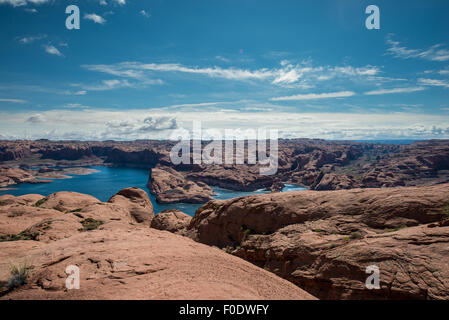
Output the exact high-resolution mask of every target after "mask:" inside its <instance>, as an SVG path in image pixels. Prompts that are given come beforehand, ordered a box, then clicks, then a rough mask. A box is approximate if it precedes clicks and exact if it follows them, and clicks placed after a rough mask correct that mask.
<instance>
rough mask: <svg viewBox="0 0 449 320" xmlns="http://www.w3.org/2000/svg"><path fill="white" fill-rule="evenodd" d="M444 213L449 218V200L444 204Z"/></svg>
mask: <svg viewBox="0 0 449 320" xmlns="http://www.w3.org/2000/svg"><path fill="white" fill-rule="evenodd" d="M443 214H444V215H445V216H446V217H447V218H449V202H446V203H445V204H444V206H443Z"/></svg>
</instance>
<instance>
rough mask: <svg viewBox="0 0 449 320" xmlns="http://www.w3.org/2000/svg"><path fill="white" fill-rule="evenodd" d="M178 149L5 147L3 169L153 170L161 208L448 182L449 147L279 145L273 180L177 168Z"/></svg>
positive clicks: (240, 172)
mask: <svg viewBox="0 0 449 320" xmlns="http://www.w3.org/2000/svg"><path fill="white" fill-rule="evenodd" d="M174 145H175V142H171V141H156V140H139V141H132V142H119V141H103V142H95V141H93V142H81V141H59V142H54V141H48V140H37V141H0V161H1V164H2V165H3V166H4V167H9V168H12V169H21V170H24V171H25V173H27V174H29V175H31V176H28V177H27V179H29V180H32V179H33V178H34V177H36V176H38V173H37V172H36V171H33V170H31V168H32V167H42V166H45V167H55V166H56V167H74V166H91V165H108V166H132V167H143V168H148V169H152V168H155V170H152V171H153V172H152V174H151V175H150V177H149V178H148V180H149V184H148V186H149V189H150V191H151V192H152V193H154V194H155V195H156V197H157V199H158V201H160V202H162V203H176V202H191V203H205V202H207V201H208V200H210V196H211V195H212V193H211V190H210V188H209V187H210V186H217V187H222V188H225V189H230V190H236V191H254V190H258V189H262V188H266V189H270V190H272V191H279V189H280V188H281V187H282V185H281V184H282V183H291V184H298V185H303V186H306V187H307V188H308V189H310V190H320V191H321V190H341V189H352V188H378V187H396V186H414V185H429V184H435V183H445V182H449V141H448V140H428V141H419V142H415V143H412V144H409V145H395V144H376V143H363V142H350V141H325V140H316V139H291V140H284V139H280V140H279V143H278V145H279V146H278V148H279V151H278V153H279V157H278V171H277V173H276V174H275V175H271V176H264V175H260V174H259V167H260V165H257V164H256V165H248V164H241V165H240V164H239V165H237V164H231V165H229V164H223V165H205V164H190V165H185V164H180V165H173V164H172V163H171V161H170V150H171V148H172V147H173V146H174ZM205 145H206V143H205V142H204V143H203V147H204V146H205ZM192 150H193V148H192ZM2 172H3V171H2ZM0 173H1V172H0ZM0 181H2V186H7V185H11V184H14V183H20V182H21V181H20V179H19V180H17V179H16V181H14V179H9V178H7V175H6V174H4V173H1V180H0Z"/></svg>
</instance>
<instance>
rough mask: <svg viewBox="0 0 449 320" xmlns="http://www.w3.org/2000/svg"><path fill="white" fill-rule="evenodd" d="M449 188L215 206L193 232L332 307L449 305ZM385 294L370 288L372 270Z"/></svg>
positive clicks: (274, 197) (295, 195) (256, 199)
mask: <svg viewBox="0 0 449 320" xmlns="http://www.w3.org/2000/svg"><path fill="white" fill-rule="evenodd" d="M448 219H449V184H442V185H436V186H430V187H402V188H401V187H400V188H382V189H353V190H341V191H322V192H317V191H301V192H286V193H274V194H266V195H259V196H251V197H242V198H237V199H231V200H214V201H210V202H208V203H207V204H206V205H205V206H203V207H201V208H200V209H198V210H197V212H196V214H195V216H194V218H193V219H192V222H191V224H190V225H189V227H188V231H189V232H190V234H191V235H192V237H193V238H194V239H196V240H197V241H199V242H202V243H205V244H209V245H216V246H218V247H221V248H226V250H227V251H229V252H232V253H233V254H235V255H237V256H240V257H242V258H244V259H246V260H248V261H250V262H253V263H254V264H256V265H258V266H260V267H263V268H264V269H266V270H269V271H272V272H274V273H276V274H278V275H279V276H281V277H283V278H285V279H288V280H289V281H291V282H293V283H295V284H297V285H298V286H299V287H301V288H303V289H305V290H306V291H308V292H310V293H311V294H313V295H315V296H317V297H318V298H322V299H346V298H351V299H352V298H356V299H449V220H448ZM370 265H376V266H378V267H379V269H380V283H381V289H380V290H368V289H366V288H365V280H366V278H367V277H368V274H366V273H365V270H366V267H368V266H370Z"/></svg>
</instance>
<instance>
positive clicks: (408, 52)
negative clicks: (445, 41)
mask: <svg viewBox="0 0 449 320" xmlns="http://www.w3.org/2000/svg"><path fill="white" fill-rule="evenodd" d="M391 38H392V35H389V36H388V38H387V44H389V45H390V47H389V48H388V49H387V53H388V54H390V55H392V56H394V57H396V58H403V59H410V58H421V59H425V60H431V61H448V60H449V50H447V49H444V48H442V47H443V45H442V44H436V45H433V46H431V47H430V48H428V49H409V48H407V47H405V46H403V45H401V43H400V42H399V41H394V40H392V39H391Z"/></svg>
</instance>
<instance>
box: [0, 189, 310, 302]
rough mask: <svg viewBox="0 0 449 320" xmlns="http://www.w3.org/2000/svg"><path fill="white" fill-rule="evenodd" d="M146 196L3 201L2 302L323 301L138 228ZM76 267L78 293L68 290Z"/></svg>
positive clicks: (218, 255)
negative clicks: (17, 269)
mask: <svg viewBox="0 0 449 320" xmlns="http://www.w3.org/2000/svg"><path fill="white" fill-rule="evenodd" d="M142 192H143V191H142V190H136V189H125V190H122V191H120V192H119V193H117V195H115V196H114V197H112V198H111V201H110V202H106V203H102V202H99V201H98V200H96V199H95V198H92V197H90V196H87V195H81V194H74V193H57V194H54V195H51V196H50V197H47V198H44V197H42V196H39V195H28V196H23V197H13V196H2V197H0V204H1V206H0V284H1V285H0V299H8V300H9V299H189V300H190V299H315V298H314V297H313V296H311V295H310V294H308V293H306V292H304V291H303V290H301V289H300V288H298V287H297V286H295V285H293V284H291V283H289V282H288V281H286V280H284V279H281V278H279V277H278V276H276V275H274V274H272V273H270V272H268V271H265V270H263V269H260V268H258V267H256V266H254V265H252V264H250V263H248V262H246V261H244V260H242V259H240V258H237V257H233V256H231V255H229V254H227V253H225V252H223V251H222V250H219V249H217V248H212V247H209V246H206V245H203V244H200V243H196V242H194V241H192V240H190V239H188V238H185V237H181V236H177V235H174V234H171V233H169V232H164V231H159V230H156V229H153V228H149V226H148V225H146V222H145V221H144V223H140V224H138V223H136V220H135V217H134V214H133V211H134V210H135V208H136V206H141V207H142V210H146V211H148V213H149V214H150V215H151V214H153V212H152V208H150V207H148V206H147V205H146V201H143V200H145V199H143V198H144V197H141V196H140V195H141V194H142ZM56 200H57V201H56ZM59 202H61V203H59ZM75 207H78V208H77V209H72V208H75ZM55 208H56V209H57V210H55ZM61 210H64V211H63V212H61ZM67 210H68V211H67ZM11 264H12V265H16V266H23V267H25V268H26V269H27V270H28V271H29V272H30V274H29V276H28V277H27V279H26V283H25V284H23V285H22V286H19V287H14V286H12V283H14V282H12V281H9V280H11V279H12V275H11V274H10V267H11ZM71 265H75V266H77V267H78V268H79V270H80V288H79V289H78V290H67V289H66V278H67V274H66V273H65V272H66V268H67V267H68V266H71ZM27 266H30V267H32V268H28V267H27Z"/></svg>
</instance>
